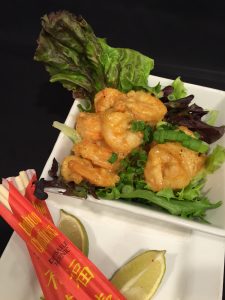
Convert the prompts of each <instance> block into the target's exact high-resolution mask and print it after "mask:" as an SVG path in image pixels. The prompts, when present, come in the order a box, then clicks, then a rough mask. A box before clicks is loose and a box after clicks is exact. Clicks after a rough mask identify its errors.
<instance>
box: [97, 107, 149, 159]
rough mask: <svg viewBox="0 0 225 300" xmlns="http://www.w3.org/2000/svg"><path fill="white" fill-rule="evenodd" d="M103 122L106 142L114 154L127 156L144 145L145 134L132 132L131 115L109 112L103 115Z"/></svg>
mask: <svg viewBox="0 0 225 300" xmlns="http://www.w3.org/2000/svg"><path fill="white" fill-rule="evenodd" d="M101 120H102V135H103V137H104V140H105V142H106V143H107V145H108V146H109V147H110V148H111V149H112V150H113V151H114V152H116V153H123V154H124V155H126V154H128V153H130V152H131V151H132V150H133V149H134V148H136V147H138V146H139V145H140V144H141V143H142V141H143V134H142V133H141V132H132V131H131V130H130V123H131V121H132V120H133V117H132V115H131V114H130V113H128V112H124V113H123V112H115V111H110V110H108V111H106V112H104V113H102V114H101Z"/></svg>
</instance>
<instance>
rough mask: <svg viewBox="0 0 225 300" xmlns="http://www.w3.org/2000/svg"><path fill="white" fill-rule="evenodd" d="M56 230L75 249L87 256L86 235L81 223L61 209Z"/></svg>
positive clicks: (87, 243) (87, 244)
mask: <svg viewBox="0 0 225 300" xmlns="http://www.w3.org/2000/svg"><path fill="white" fill-rule="evenodd" d="M58 228H59V230H60V231H61V232H62V233H64V234H65V236H67V237H68V239H69V240H70V241H71V242H72V243H73V244H74V245H75V246H76V247H77V248H79V249H80V250H81V251H82V252H83V253H84V254H85V255H86V256H88V253H89V240H88V234H87V231H86V229H85V227H84V225H83V223H82V222H81V221H80V220H79V219H78V218H77V217H75V216H74V215H72V214H70V213H68V212H66V211H65V210H63V209H61V210H60V218H59V225H58Z"/></svg>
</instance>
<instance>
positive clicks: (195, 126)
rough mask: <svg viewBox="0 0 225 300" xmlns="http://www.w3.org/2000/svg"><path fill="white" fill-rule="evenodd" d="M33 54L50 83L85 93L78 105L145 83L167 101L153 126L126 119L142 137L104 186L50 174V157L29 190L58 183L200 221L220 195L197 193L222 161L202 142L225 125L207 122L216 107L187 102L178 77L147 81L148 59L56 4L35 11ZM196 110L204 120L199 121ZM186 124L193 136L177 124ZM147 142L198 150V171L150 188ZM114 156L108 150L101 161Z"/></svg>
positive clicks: (71, 190) (70, 190) (220, 153)
mask: <svg viewBox="0 0 225 300" xmlns="http://www.w3.org/2000/svg"><path fill="white" fill-rule="evenodd" d="M34 58H35V60H37V61H41V62H43V63H44V64H45V67H46V70H47V71H48V72H49V74H50V82H61V83H62V85H63V86H64V87H65V88H67V89H68V90H70V91H72V93H73V96H74V97H79V98H83V99H88V105H87V106H85V105H84V106H82V105H79V108H80V110H82V111H89V112H90V111H94V108H93V100H92V99H93V97H94V95H95V94H96V93H97V92H98V91H100V90H102V89H103V88H105V87H114V88H116V89H118V90H120V91H122V92H128V91H130V90H145V91H148V92H150V93H153V94H154V95H155V96H156V97H158V98H159V99H160V100H161V101H162V102H163V103H164V104H165V106H166V107H167V114H166V116H165V118H164V120H163V122H160V123H158V124H157V127H156V129H154V130H153V129H152V127H151V126H149V125H148V124H146V123H145V122H143V121H133V123H132V125H131V130H133V131H141V132H143V136H144V138H143V144H142V145H141V147H139V148H138V149H135V150H133V151H132V152H131V153H130V154H129V155H128V156H127V157H126V158H125V159H123V160H122V161H121V169H120V173H119V176H120V181H119V183H117V184H116V186H115V187H112V188H100V187H96V186H94V185H92V184H90V183H89V182H87V181H82V183H81V184H75V183H74V182H70V183H67V182H64V181H63V179H62V178H61V177H60V176H58V173H57V171H58V163H57V162H56V160H54V162H53V166H52V169H51V170H50V175H51V177H52V178H53V179H52V180H51V181H46V180H44V179H41V180H40V181H39V182H38V183H37V185H36V195H37V196H38V197H39V198H43V199H44V198H46V194H45V193H44V191H43V189H44V188H45V187H46V186H55V187H63V188H64V189H65V190H66V192H65V193H67V194H70V195H75V196H79V197H87V195H88V194H91V195H93V196H94V197H95V198H104V199H111V200H114V199H123V201H130V202H138V203H143V204H145V205H150V206H153V207H157V208H159V209H163V210H166V211H168V212H169V213H171V214H173V215H177V216H181V217H185V218H190V219H198V220H202V221H205V212H206V210H207V209H212V208H216V207H219V206H220V205H221V204H222V203H221V202H220V201H218V202H216V203H211V202H210V200H209V199H208V197H207V195H206V194H205V193H204V192H203V187H204V184H205V181H206V176H207V175H208V174H211V173H213V172H215V171H216V170H217V169H218V168H219V167H220V166H221V164H222V163H223V162H224V161H225V148H223V147H222V146H219V145H217V146H216V147H215V148H214V150H213V151H211V153H210V150H209V149H210V147H209V144H211V143H213V142H215V141H216V140H218V139H219V138H220V137H222V135H223V134H224V132H225V126H219V127H217V126H214V124H215V120H216V116H217V112H215V111H211V112H209V111H207V110H204V109H203V108H202V107H200V106H198V105H197V104H195V103H194V104H192V100H193V98H194V96H193V95H188V93H187V90H186V88H185V86H184V83H183V82H182V81H181V79H180V77H178V78H176V79H175V80H174V81H173V83H172V84H171V85H169V86H166V87H162V86H161V84H160V83H158V84H157V85H156V86H154V87H149V85H148V76H149V74H150V72H151V71H152V69H153V67H154V60H153V59H151V58H148V57H146V56H144V55H142V54H140V53H139V52H137V51H134V50H131V49H123V48H113V47H111V46H109V45H108V44H107V42H106V40H105V39H102V38H97V37H96V36H95V34H94V32H93V30H92V28H91V27H90V25H89V24H88V23H87V22H86V21H85V20H84V19H83V18H82V17H76V16H74V15H72V14H71V13H69V12H66V11H61V12H57V13H51V14H50V15H45V16H44V17H43V18H42V31H41V33H40V36H39V39H38V47H37V50H36V53H35V57H34ZM203 116H204V120H203ZM178 126H186V127H187V128H189V129H190V130H191V131H193V132H194V135H195V137H191V136H190V135H187V134H185V133H184V132H182V131H179V130H177V128H178ZM54 127H56V128H58V129H60V130H62V131H63V132H64V133H65V134H66V135H67V136H68V137H69V138H70V139H71V140H72V141H73V142H77V141H78V140H79V135H77V133H76V131H75V130H74V129H72V128H68V127H67V126H66V125H64V124H61V123H59V122H55V123H54ZM152 141H156V142H157V143H164V142H167V141H176V142H180V143H181V144H182V145H183V146H185V147H187V148H189V149H192V150H194V151H196V152H198V153H207V154H208V155H207V160H206V164H205V168H204V170H202V171H201V172H200V174H198V175H197V176H196V177H195V178H194V179H193V180H192V181H191V182H190V184H189V185H188V186H187V187H185V188H183V189H181V190H175V191H174V190H172V189H164V190H161V191H159V192H153V191H152V190H150V188H149V186H148V185H147V184H146V182H145V180H144V166H145V164H146V161H147V154H148V151H149V145H150V143H151V142H152ZM116 160H117V155H116V153H113V154H112V157H111V158H110V160H109V162H111V163H113V162H115V161H116Z"/></svg>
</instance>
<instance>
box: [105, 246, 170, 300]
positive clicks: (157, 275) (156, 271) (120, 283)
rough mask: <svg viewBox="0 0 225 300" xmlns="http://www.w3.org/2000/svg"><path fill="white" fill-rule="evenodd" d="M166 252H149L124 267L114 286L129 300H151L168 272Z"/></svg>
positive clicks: (115, 275)
mask: <svg viewBox="0 0 225 300" xmlns="http://www.w3.org/2000/svg"><path fill="white" fill-rule="evenodd" d="M165 252H166V251H164V250H163V251H157V250H149V251H145V252H144V253H141V254H140V255H138V256H136V257H135V258H133V259H132V260H130V261H129V262H128V263H127V264H125V265H124V266H122V267H121V268H120V269H119V270H118V271H117V272H116V273H115V274H114V275H113V277H112V278H111V282H112V284H113V285H114V286H115V287H116V288H117V289H118V290H120V292H121V293H122V294H123V295H124V296H125V297H126V299H128V300H149V299H151V297H152V296H153V295H154V294H155V292H156V290H157V289H158V287H159V285H160V283H161V280H162V278H163V275H164V273H165V270H166V260H165Z"/></svg>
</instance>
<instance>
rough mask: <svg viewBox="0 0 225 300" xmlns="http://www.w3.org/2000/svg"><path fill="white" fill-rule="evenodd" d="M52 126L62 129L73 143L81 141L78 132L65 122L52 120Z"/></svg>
mask: <svg viewBox="0 0 225 300" xmlns="http://www.w3.org/2000/svg"><path fill="white" fill-rule="evenodd" d="M52 126H53V127H54V128H57V129H59V130H60V131H62V133H63V134H65V135H66V136H67V137H68V138H69V139H70V140H71V141H72V142H73V143H75V144H76V143H79V142H80V141H81V137H80V135H79V133H78V132H77V131H76V130H75V129H74V128H72V127H69V126H67V125H66V124H63V123H60V122H58V121H54V122H53V124H52Z"/></svg>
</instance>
